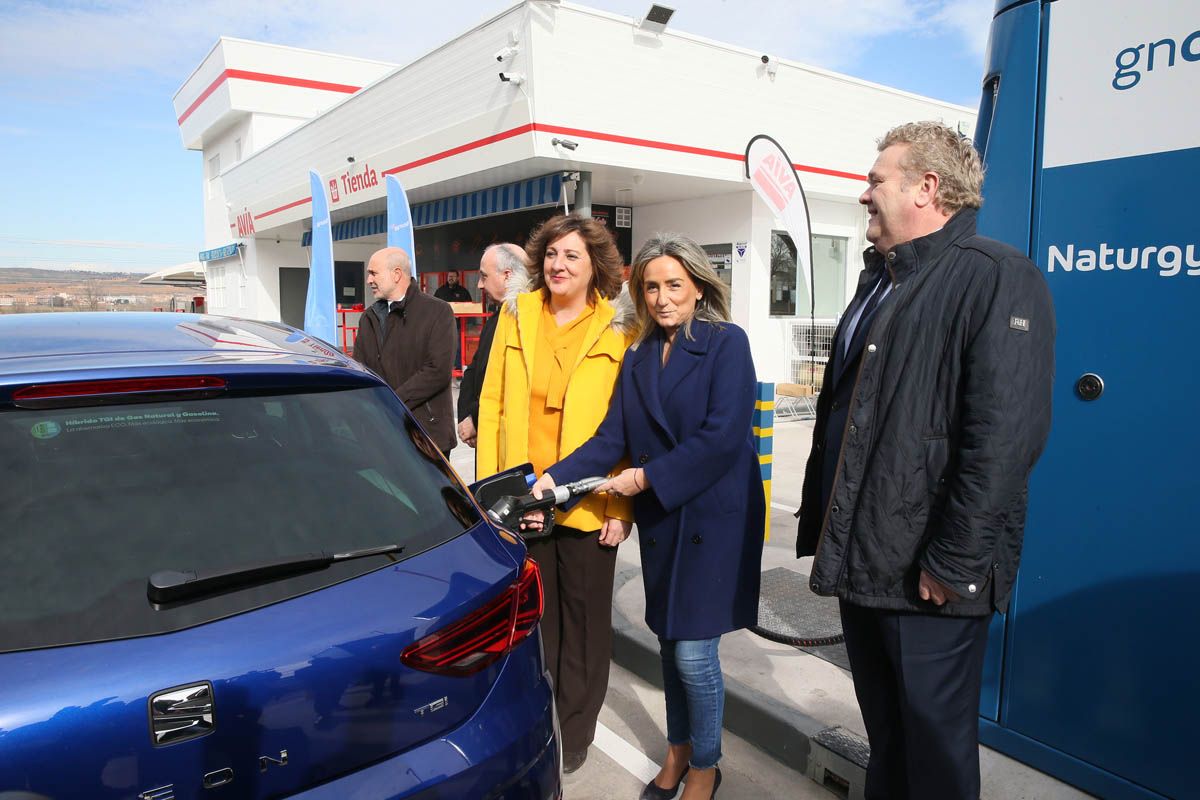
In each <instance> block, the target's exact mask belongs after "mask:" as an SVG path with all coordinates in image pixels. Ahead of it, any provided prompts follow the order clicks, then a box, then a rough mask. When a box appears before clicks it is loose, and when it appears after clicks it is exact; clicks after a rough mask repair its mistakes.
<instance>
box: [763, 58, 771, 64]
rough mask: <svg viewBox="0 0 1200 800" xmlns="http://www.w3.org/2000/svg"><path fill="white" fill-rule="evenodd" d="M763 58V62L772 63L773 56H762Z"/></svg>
mask: <svg viewBox="0 0 1200 800" xmlns="http://www.w3.org/2000/svg"><path fill="white" fill-rule="evenodd" d="M761 58H762V62H763V63H764V64H770V63H771V57H770V56H761Z"/></svg>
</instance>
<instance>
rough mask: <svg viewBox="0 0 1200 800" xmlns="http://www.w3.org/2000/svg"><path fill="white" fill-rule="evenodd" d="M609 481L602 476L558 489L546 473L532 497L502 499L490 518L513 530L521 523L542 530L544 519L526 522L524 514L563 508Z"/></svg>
mask: <svg viewBox="0 0 1200 800" xmlns="http://www.w3.org/2000/svg"><path fill="white" fill-rule="evenodd" d="M607 480H608V479H607V478H603V477H596V478H583V479H581V480H578V481H574V482H572V483H567V484H564V485H562V486H555V485H554V479H553V478H552V477H550V476H549V474H544V475H542V477H541V479H539V480H538V482H537V483H535V484H534V485H533V487H532V489H531V493H530V494H527V495H524V496H522V497H513V496H512V495H506V496H504V497H501V498H500V499H499V500H497V501H496V503H495V504H494V505H493V506H492V507H491V508H490V509H488V516H490V517H491V518H492V521H494V522H497V523H499V524H501V525H506V526H509V527H512V526H514V525H517V524H520V525H521V527H522V528H527V527H528V528H534V529H540V528H541V523H542V521H541V519H538V518H534V519H528V520H527V519H524V517H525V515H526V514H529V513H530V512H539V511H541V510H542V509H546V508H550V507H551V506H557V505H561V504H563V503H565V502H567V501H568V500H570V499H571V498H572V497H578V496H579V495H581V494H587V493H588V492H590V491H592V490H593V489H595V488H596V487H598V486H601V485H602V484H604V482H605V481H607ZM538 484H542V485H541V486H539V485H538ZM547 484H548V485H547ZM535 526H536V527H535Z"/></svg>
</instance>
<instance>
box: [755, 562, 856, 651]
mask: <svg viewBox="0 0 1200 800" xmlns="http://www.w3.org/2000/svg"><path fill="white" fill-rule="evenodd" d="M750 630H752V631H753V632H754V633H756V634H758V635H759V636H762V637H763V638H764V639H770V640H771V641H773V642H779V643H780V644H788V645H792V646H794V647H800V648H802V649H804V650H806V651H809V652H812V653H813V654H814V655H817V656H820V657H821V658H823V659H825V660H826V661H830V662H832V663H834V664H837V665H838V666H840V667H843V668H846V669H848V668H849V661H848V660H847V658H846V654H845V648H844V647H840V646H838V647H836V648H835V647H834V646H835V645H840V644H841V642H842V641H843V639H842V622H841V617H840V616H839V614H838V601H837V598H835V597H821V596H819V595H815V594H813V593H812V591H811V590H810V589H809V588H808V576H807V575H805V574H804V573H802V572H796V571H795V570H791V569H788V568H787V567H775V568H774V569H769V570H767V571H765V572H763V574H762V590H761V593H760V594H759V600H758V625H757V626H756V627H754V628H751V629H750ZM831 650H833V652H829V651H831Z"/></svg>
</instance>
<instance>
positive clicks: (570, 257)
mask: <svg viewBox="0 0 1200 800" xmlns="http://www.w3.org/2000/svg"><path fill="white" fill-rule="evenodd" d="M526 253H527V254H528V256H529V263H530V265H531V266H530V269H529V274H528V275H521V274H520V273H513V277H512V278H511V279H510V281H509V292H508V296H507V297H506V298H505V302H504V308H503V310H502V311H501V317H500V321H499V322H498V323H497V326H496V336H495V339H493V340H492V349H491V354H490V355H489V357H488V366H487V372H486V374H485V376H484V382H483V391H482V392H481V393H480V396H479V432H478V438H477V449H476V464H475V472H476V477H486V476H488V475H491V474H493V473H496V472H498V471H500V470H502V469H508V468H509V467H514V466H517V465H519V464H523V463H525V462H526V461H528V462H531V463H532V464H533V467H534V469H535V470H536V472H537V474H539V475H540V474H541V473H542V472H543V471H545V469H546V467H549V466H550V465H552V464H555V463H557V462H558V461H560V460H561V459H563V458H565V457H566V456H568V455H570V453H571V452H572V451H573V450H574V449H575V448H576V447H578V446H579V445H581V444H583V443H584V442H586V441H587V440H588V439H589V438H590V437H591V436H592V434H593V433H595V432H596V428H597V427H598V426H599V425H600V422H601V421H602V420H603V419H604V415H605V414H606V413H607V412H608V403H609V399H610V398H611V397H612V394H613V389H614V387H615V385H616V382H617V375H618V374H619V373H620V371H621V362H622V360H623V359H624V357H625V350H626V348H628V346H629V344H630V343H631V342H632V341H633V339H634V336H635V334H636V331H635V330H634V328H635V326H636V322H635V320H636V315H635V314H634V312H633V307H632V303H631V302H630V301H629V295H628V293H622V291H621V278H622V274H621V256H620V253H619V252H618V251H617V248H616V245H615V244H614V243H613V240H612V237H611V235H610V234H609V232H608V230H607V229H606V228H605V227H604V226H602V225H600V224H599V223H598V222H596V221H595V220H593V219H591V218H590V217H581V216H578V215H575V214H572V215H570V216H559V217H554V218H553V219H550V220H548V221H546V222H545V223H543V224H542V225H541V227H539V228H538V229H537V230H535V231H534V232H533V234H532V236H531V237H530V240H529V244H528V245H527V246H526ZM618 298H620V299H619V300H618ZM614 301H615V302H614ZM623 466H625V465H623V464H622V465H618V467H617V468H616V470H614V474H616V473H617V472H620V470H621V468H622V467H623ZM632 519H633V508H632V505H631V502H630V500H629V499H628V498H618V497H612V496H602V495H588V496H586V497H585V498H584V499H583V500H581V501H580V502H579V503H578V504H577V505H575V506H574V507H572V508H571V510H570V511H568V512H566V513H565V514H560V515H559V516H558V519H557V520H556V522H555V525H554V529H553V531H552V532H551V534H550V535H549V536H547V537H545V538H540V539H533V540H530V542H529V554H530V555H531V556H532V557H533V558H534V560H535V561H537V563H538V566H539V567H540V568H541V572H542V585H543V591H544V594H545V601H546V602H545V613H544V615H543V617H542V643H543V648H544V650H545V652H546V661H547V663H548V665H549V667H550V674H551V675H552V676H553V678H554V686H555V703H556V705H557V707H558V717H559V722H560V724H561V727H562V739H563V769H564V771H566V772H574V771H575V770H576V769H578V768H579V767H580V766H581V765H582V764H583V762H584V760H585V759H586V758H587V750H588V746H589V745H590V744H591V743H592V739H593V738H594V737H595V733H596V717H597V716H599V714H600V708H601V707H602V706H603V705H604V695H605V692H606V691H607V688H608V664H609V659H610V657H611V653H612V591H613V572H614V570H615V568H616V557H617V548H616V546H617V545H618V544H620V543H621V542H622V541H623V540H624V539H625V538H626V537H627V536H628V535H629V530H630V528H631V527H632V522H631V520H632Z"/></svg>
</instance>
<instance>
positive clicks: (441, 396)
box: [354, 247, 458, 455]
mask: <svg viewBox="0 0 1200 800" xmlns="http://www.w3.org/2000/svg"><path fill="white" fill-rule="evenodd" d="M411 270H412V266H411V262H410V261H409V259H408V254H407V253H405V252H404V251H403V250H402V249H400V248H399V247H386V248H384V249H383V250H379V251H377V252H376V253H375V254H374V255H372V256H371V260H370V261H368V262H367V286H369V287H371V291H372V292H374V294H375V297H376V298H377V299H376V301H375V303H374V304H373V305H372V306H371V307H370V308H368V309H367V310H366V311H365V312H364V313H363V315H362V318H361V319H360V321H359V323H358V324H359V328H358V337H357V338H356V339H355V340H354V360H355V361H358V362H360V363H362V364H365V365H366V366H368V367H370V368H371V369H373V370H374V371H375V372H376V373H377V374H378V375H379V376H380V377H381V378H383V379H384V380H385V381H387V384H388V386H391V387H392V389H393V390H394V391H395V392H396V395H397V396H398V397H399V398H400V399H401V400H403V401H404V405H406V406H408V410H409V411H411V412H412V414H413V416H414V417H415V418H416V420H417V422H419V423H421V427H423V428H424V429H425V432H426V433H428V434H429V436H430V438H432V439H433V441H434V442H435V443H436V444H437V446H438V448H439V449H441V451H442V452H443V453H445V454H446V455H449V454H450V450H451V449H452V448H453V447H454V444H455V438H454V408H453V405H452V403H451V392H450V383H451V379H452V375H451V362H452V360H453V359H454V342H455V341H456V340H457V338H458V337H456V336H455V335H454V312H453V311H451V310H450V306H448V305H447V304H446V303H444V302H443V301H441V300H438V299H437V298H434V297H430V296H429V295H427V294H425V293H424V292H422V291H421V290H420V289H418V288H417V285H416V284H415V283H414V282H413V280H412V272H411Z"/></svg>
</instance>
